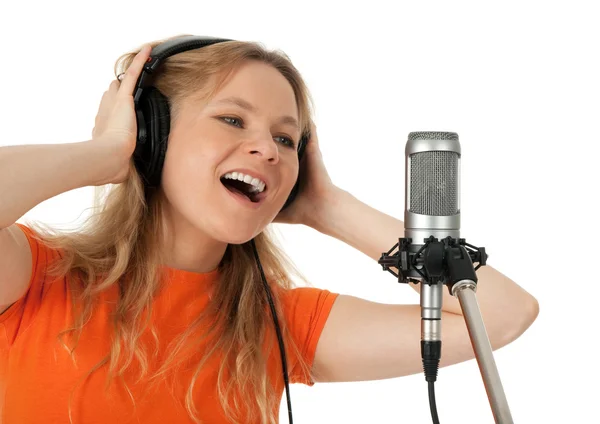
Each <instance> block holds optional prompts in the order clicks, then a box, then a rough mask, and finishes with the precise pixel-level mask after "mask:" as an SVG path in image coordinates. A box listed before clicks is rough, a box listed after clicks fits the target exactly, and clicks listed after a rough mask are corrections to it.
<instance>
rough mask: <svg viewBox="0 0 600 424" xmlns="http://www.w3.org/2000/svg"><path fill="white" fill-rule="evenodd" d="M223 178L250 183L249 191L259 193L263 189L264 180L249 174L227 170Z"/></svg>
mask: <svg viewBox="0 0 600 424" xmlns="http://www.w3.org/2000/svg"><path fill="white" fill-rule="evenodd" d="M224 178H227V179H231V180H239V181H243V182H245V183H246V184H251V185H252V186H253V188H252V189H251V190H250V192H251V193H261V192H262V191H263V190H264V189H265V185H266V184H265V182H264V181H262V180H260V179H258V178H253V177H251V176H250V175H246V174H242V173H241V172H228V173H227V174H225V176H224Z"/></svg>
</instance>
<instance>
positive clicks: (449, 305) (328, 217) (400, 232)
mask: <svg viewBox="0 0 600 424" xmlns="http://www.w3.org/2000/svg"><path fill="white" fill-rule="evenodd" d="M329 198H330V199H331V200H332V202H333V203H331V204H330V207H328V208H326V209H325V210H324V213H323V214H321V215H320V216H318V217H316V218H315V221H314V222H312V223H311V226H312V227H313V228H315V229H316V230H318V231H320V232H322V233H324V234H327V235H329V236H331V237H335V238H336V239H338V240H340V241H343V242H344V243H346V244H348V245H350V246H352V247H354V248H355V249H358V250H359V251H361V252H363V253H364V254H366V255H367V256H369V257H371V258H373V259H374V260H376V261H377V260H379V259H380V257H381V254H382V252H387V251H388V250H390V249H391V247H392V246H393V245H394V244H396V243H397V242H398V239H399V238H401V237H404V223H403V222H402V221H400V220H398V219H396V218H394V217H391V216H389V215H386V214H385V213H383V212H380V211H378V210H376V209H374V208H372V207H370V206H368V205H366V204H364V203H362V202H361V201H359V200H358V199H356V198H355V197H354V196H352V195H351V194H350V193H348V192H346V191H344V190H341V189H338V190H336V191H335V193H334V194H332V195H331V196H330V197H329ZM477 276H478V283H477V301H478V303H479V305H480V308H481V310H482V315H484V318H485V317H486V315H487V316H488V317H490V318H491V319H500V320H505V319H507V318H510V317H511V313H517V315H522V314H523V313H526V314H527V316H528V317H530V316H535V315H537V307H538V305H537V301H536V300H535V298H534V297H533V296H531V295H530V294H529V293H527V292H526V291H525V290H523V289H522V288H521V287H520V286H518V285H517V284H516V283H515V282H513V281H512V280H510V279H509V278H507V277H506V276H504V275H503V274H501V273H500V272H498V271H496V270H495V269H494V268H492V267H491V266H489V265H486V266H483V267H481V268H480V269H479V270H477ZM409 285H410V286H411V287H412V288H413V289H414V290H416V291H417V292H420V285H419V284H409ZM442 309H443V310H444V311H448V312H452V313H455V314H462V309H461V308H460V303H459V301H458V299H457V298H455V297H454V296H452V295H451V294H450V293H449V292H448V290H447V288H444V295H443V300H442ZM513 317H514V315H513Z"/></svg>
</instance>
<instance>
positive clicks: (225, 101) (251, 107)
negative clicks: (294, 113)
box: [214, 97, 300, 130]
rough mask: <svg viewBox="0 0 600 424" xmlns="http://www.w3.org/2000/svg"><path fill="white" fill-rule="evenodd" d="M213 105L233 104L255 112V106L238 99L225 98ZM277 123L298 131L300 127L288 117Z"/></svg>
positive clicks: (283, 117) (293, 119)
mask: <svg viewBox="0 0 600 424" xmlns="http://www.w3.org/2000/svg"><path fill="white" fill-rule="evenodd" d="M214 104H234V105H236V106H239V107H241V108H242V109H246V110H248V111H250V112H254V113H256V112H257V109H256V106H254V105H252V104H251V103H249V102H247V101H246V100H244V99H242V98H240V97H227V98H225V99H221V100H219V101H217V102H215V103H214ZM279 123H281V124H288V125H292V126H293V127H295V128H296V129H297V130H300V125H298V121H296V118H293V117H291V116H289V115H285V116H282V117H281V118H280V119H279Z"/></svg>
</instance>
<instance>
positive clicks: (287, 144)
mask: <svg viewBox="0 0 600 424" xmlns="http://www.w3.org/2000/svg"><path fill="white" fill-rule="evenodd" d="M219 119H221V120H222V121H223V122H226V123H227V124H229V125H233V124H231V123H229V122H228V121H226V119H235V120H237V121H240V122H241V123H243V122H244V121H243V120H242V119H241V118H236V117H234V116H222V117H220V118H219ZM234 126H236V125H234ZM280 137H281V138H283V139H285V140H287V143H285V145H286V146H288V147H290V148H296V143H295V142H294V140H293V139H291V138H290V137H283V136H280Z"/></svg>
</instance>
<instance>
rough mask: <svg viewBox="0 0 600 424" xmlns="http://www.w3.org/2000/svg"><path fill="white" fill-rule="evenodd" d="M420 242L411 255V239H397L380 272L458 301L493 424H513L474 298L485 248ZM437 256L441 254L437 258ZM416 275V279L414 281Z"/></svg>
mask: <svg viewBox="0 0 600 424" xmlns="http://www.w3.org/2000/svg"><path fill="white" fill-rule="evenodd" d="M424 242H425V244H424V245H423V246H422V247H421V248H420V249H419V250H418V251H417V252H416V253H414V252H411V249H410V245H411V243H412V239H410V238H400V239H399V242H398V243H397V244H396V245H394V246H393V247H392V248H391V249H390V250H389V251H388V252H387V253H383V254H382V256H381V258H380V260H379V264H380V265H381V266H382V267H383V270H384V271H389V272H390V273H392V274H393V275H395V276H396V277H398V282H400V283H408V282H413V283H414V282H417V283H419V282H420V283H422V284H423V283H425V284H431V283H432V282H433V283H437V282H438V281H437V280H439V282H442V283H443V284H445V285H446V286H447V287H448V290H449V292H450V293H451V294H452V296H454V297H457V298H458V301H459V303H460V307H461V309H462V312H463V316H464V317H465V322H466V325H467V329H468V332H469V337H470V339H471V345H472V346H473V351H474V352H475V358H476V359H477V364H478V365H479V371H480V373H481V377H482V379H483V384H484V386H485V390H486V392H487V396H488V400H489V402H490V406H491V409H492V413H493V415H494V420H495V422H496V424H513V419H512V416H511V413H510V409H509V407H508V401H507V400H506V395H505V393H504V389H503V387H502V382H501V380H500V375H499V373H498V368H497V367H496V361H495V360H494V355H493V353H492V347H491V345H490V341H489V338H488V335H487V331H486V329H485V325H484V323H483V319H482V317H481V312H480V310H479V304H478V303H477V297H476V295H475V292H476V290H477V275H476V273H475V272H476V271H477V270H478V269H479V268H480V267H481V266H484V265H485V264H486V260H487V257H488V256H487V254H486V253H485V248H484V247H479V248H478V247H475V246H473V245H471V244H469V243H467V242H466V240H465V239H458V240H456V239H454V238H452V237H446V238H445V239H442V240H441V241H438V240H437V239H436V238H435V237H433V236H431V237H429V238H428V239H425V240H424ZM465 246H466V247H468V248H469V250H468V249H467V248H465ZM396 247H398V252H396V253H394V254H393V255H392V254H391V252H392V251H393V250H394V249H395V248H396ZM440 252H442V253H441V254H440ZM473 262H478V265H477V267H476V268H474V267H473ZM389 267H395V268H397V269H398V271H399V273H398V274H397V273H395V272H394V271H392V270H391V269H389ZM429 269H431V270H440V269H441V270H443V271H442V273H441V274H440V273H437V274H436V275H435V276H431V275H429V274H428V270H429ZM415 273H416V274H415ZM417 275H418V276H420V277H416V276H417Z"/></svg>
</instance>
